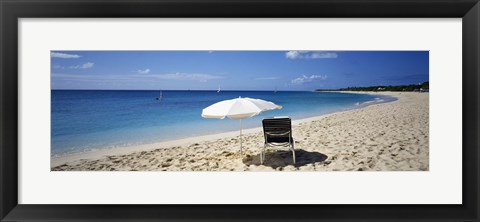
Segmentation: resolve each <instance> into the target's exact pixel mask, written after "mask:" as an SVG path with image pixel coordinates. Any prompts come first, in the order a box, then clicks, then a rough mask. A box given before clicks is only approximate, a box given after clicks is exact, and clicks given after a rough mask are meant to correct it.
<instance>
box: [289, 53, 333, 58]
mask: <svg viewBox="0 0 480 222" xmlns="http://www.w3.org/2000/svg"><path fill="white" fill-rule="evenodd" d="M337 57H338V54H337V53H334V52H320V51H288V52H287V53H285V58H287V59H335V58H337Z"/></svg>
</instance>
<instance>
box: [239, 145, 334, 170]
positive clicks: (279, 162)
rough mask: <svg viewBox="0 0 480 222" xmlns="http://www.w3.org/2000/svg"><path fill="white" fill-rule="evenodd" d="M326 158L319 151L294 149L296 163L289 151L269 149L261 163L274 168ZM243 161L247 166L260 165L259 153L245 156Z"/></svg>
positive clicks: (320, 160) (298, 164) (296, 165)
mask: <svg viewBox="0 0 480 222" xmlns="http://www.w3.org/2000/svg"><path fill="white" fill-rule="evenodd" d="M327 158H328V156H327V155H325V154H322V153H319V152H309V151H305V150H302V149H295V159H296V163H295V164H293V159H292V152H291V151H275V150H269V151H268V152H266V153H265V161H264V162H263V165H265V166H269V167H272V168H274V169H276V168H278V167H286V166H289V165H293V166H295V167H301V166H305V165H307V164H310V163H319V162H323V161H325V160H326V159H327ZM243 163H244V164H245V165H247V166H250V165H257V166H258V165H261V164H260V154H257V155H255V156H247V157H245V158H243Z"/></svg>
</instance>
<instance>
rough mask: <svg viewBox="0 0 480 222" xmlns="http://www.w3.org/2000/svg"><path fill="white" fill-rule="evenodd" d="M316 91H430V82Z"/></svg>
mask: <svg viewBox="0 0 480 222" xmlns="http://www.w3.org/2000/svg"><path fill="white" fill-rule="evenodd" d="M315 91H317V92H320V91H394V92H403V91H406V92H412V91H421V92H428V82H424V83H422V84H418V85H416V84H411V85H399V86H367V87H347V88H340V89H334V90H332V89H328V90H327V89H316V90H315Z"/></svg>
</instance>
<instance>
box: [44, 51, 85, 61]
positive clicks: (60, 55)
mask: <svg viewBox="0 0 480 222" xmlns="http://www.w3.org/2000/svg"><path fill="white" fill-rule="evenodd" d="M50 57H52V58H61V59H78V58H80V57H82V56H80V55H74V54H66V53H60V52H50Z"/></svg>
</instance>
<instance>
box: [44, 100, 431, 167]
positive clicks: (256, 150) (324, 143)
mask: <svg viewBox="0 0 480 222" xmlns="http://www.w3.org/2000/svg"><path fill="white" fill-rule="evenodd" d="M382 94H387V95H393V96H395V97H397V98H398V100H397V101H394V102H390V103H384V104H377V105H372V106H368V107H365V108H362V109H356V110H350V111H345V112H340V113H334V114H330V115H326V116H319V117H314V118H309V119H305V120H300V121H295V122H294V126H293V136H294V139H295V140H296V160H297V163H296V164H295V165H293V162H292V154H291V152H288V151H276V150H270V151H269V152H268V154H267V156H266V162H265V163H264V165H260V158H259V154H260V151H261V149H262V148H263V140H264V139H263V134H262V132H261V129H251V130H247V132H246V134H245V135H244V137H243V139H244V140H243V141H244V142H243V146H244V148H243V150H244V154H243V155H241V154H240V153H239V146H240V142H239V138H238V136H237V134H232V133H229V134H222V135H217V136H216V137H215V136H213V137H212V136H210V137H203V138H195V139H191V140H182V141H177V142H176V143H175V142H173V143H172V142H170V143H158V144H149V145H144V146H141V147H135V148H131V149H124V151H123V153H121V152H112V153H108V151H103V152H97V153H95V152H93V153H90V154H88V155H83V156H76V157H75V156H73V157H68V158H67V157H63V158H54V159H52V170H53V171H112V170H113V171H274V170H277V171H296V170H299V171H405V170H409V171H425V170H428V169H429V149H428V144H429V113H428V109H429V99H428V93H411V92H402V93H394V92H382ZM237 133H238V132H237Z"/></svg>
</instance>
